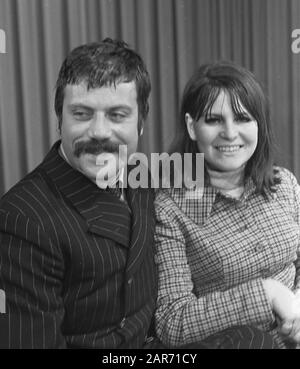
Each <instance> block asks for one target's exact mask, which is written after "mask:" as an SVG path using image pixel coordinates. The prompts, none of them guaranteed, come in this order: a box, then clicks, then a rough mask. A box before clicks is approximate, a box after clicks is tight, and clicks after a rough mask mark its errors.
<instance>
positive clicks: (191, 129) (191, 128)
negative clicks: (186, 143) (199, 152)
mask: <svg viewBox="0 0 300 369" xmlns="http://www.w3.org/2000/svg"><path fill="white" fill-rule="evenodd" d="M185 123H186V128H187V130H188V133H189V136H190V138H191V140H193V141H196V135H195V128H194V123H195V121H194V119H193V118H192V117H191V116H190V114H189V113H185Z"/></svg>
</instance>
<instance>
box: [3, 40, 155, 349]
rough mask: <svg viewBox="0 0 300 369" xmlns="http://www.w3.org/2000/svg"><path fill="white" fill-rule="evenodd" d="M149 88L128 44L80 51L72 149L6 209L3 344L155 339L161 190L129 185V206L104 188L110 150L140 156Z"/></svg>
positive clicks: (68, 63)
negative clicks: (100, 159) (101, 178)
mask: <svg viewBox="0 0 300 369" xmlns="http://www.w3.org/2000/svg"><path fill="white" fill-rule="evenodd" d="M150 89H151V86H150V80H149V76H148V73H147V71H146V68H145V66H144V63H143V61H142V59H141V58H140V56H139V55H138V54H136V53H135V52H134V51H132V50H131V49H129V48H128V47H127V46H126V45H125V44H124V43H122V42H117V41H112V40H105V41H104V42H102V43H94V44H89V45H83V46H80V47H78V48H76V49H74V50H73V51H72V52H71V53H70V55H69V56H68V57H67V58H66V60H65V62H64V63H63V65H62V67H61V70H60V73H59V76H58V80H57V84H56V96H55V110H56V114H57V116H58V121H59V129H60V134H61V141H58V142H57V143H55V144H54V146H53V147H52V149H51V151H50V152H49V153H48V155H47V156H46V158H45V159H44V161H43V162H42V164H41V165H40V166H38V167H37V168H36V169H35V170H34V171H33V172H32V173H30V174H29V175H27V176H26V177H25V178H24V179H23V180H22V181H21V182H20V183H18V184H17V185H16V186H15V187H14V188H13V189H11V190H10V191H9V192H8V193H7V194H6V195H5V196H4V197H3V199H2V201H1V205H0V230H1V282H0V288H1V289H3V290H4V291H5V293H6V301H7V313H6V314H5V317H4V316H2V317H1V319H2V322H3V319H4V318H6V319H5V326H6V332H4V330H3V328H1V329H0V331H2V333H1V340H2V341H1V342H0V346H1V347H3V346H7V347H13V348H15V347H19V348H49V347H57V348H60V347H61V348H63V347H99V348H114V347H118V348H122V347H128V348H136V347H140V346H142V344H143V343H144V342H145V337H146V335H147V332H148V329H149V325H150V321H151V318H152V314H153V309H154V306H155V297H156V294H155V293H156V286H155V270H154V263H153V249H152V245H153V229H154V219H153V192H152V191H150V190H146V189H137V190H135V191H133V190H131V189H129V188H128V191H126V195H124V194H123V196H126V199H125V198H124V199H122V198H121V199H120V198H119V197H118V196H117V195H116V194H115V193H114V192H116V191H109V189H107V190H105V189H99V188H98V187H97V185H96V184H95V182H96V177H97V174H98V172H99V168H101V166H99V165H96V159H97V156H98V155H99V154H100V153H106V152H108V153H111V154H113V155H115V156H117V155H118V147H119V145H126V146H127V153H128V155H130V154H132V153H133V152H135V151H136V148H137V142H138V136H139V135H140V134H141V132H142V130H143V122H144V120H145V118H146V116H147V113H148V97H149V93H150ZM2 324H4V323H2ZM5 335H6V336H5Z"/></svg>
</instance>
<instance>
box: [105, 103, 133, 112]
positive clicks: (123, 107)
mask: <svg viewBox="0 0 300 369" xmlns="http://www.w3.org/2000/svg"><path fill="white" fill-rule="evenodd" d="M119 109H120V110H122V109H125V110H128V111H131V110H132V108H131V106H130V105H126V104H119V105H112V106H110V107H109V108H108V110H119Z"/></svg>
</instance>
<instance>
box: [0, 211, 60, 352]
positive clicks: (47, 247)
mask: <svg viewBox="0 0 300 369" xmlns="http://www.w3.org/2000/svg"><path fill="white" fill-rule="evenodd" d="M62 278H63V261H62V257H61V254H60V251H59V250H58V248H57V247H56V245H55V244H54V243H53V242H52V240H51V239H50V238H49V237H48V236H47V235H46V234H45V232H44V231H43V230H42V229H41V227H40V226H39V225H37V224H36V223H34V222H32V221H31V220H30V219H29V218H27V217H26V216H24V215H22V214H20V213H18V212H16V213H15V214H12V213H9V212H6V211H2V210H1V212H0V289H1V290H2V291H4V292H3V295H5V305H6V306H5V313H3V314H0V319H1V321H0V323H1V324H0V326H1V328H0V347H1V348H21V349H24V348H64V347H65V346H66V343H65V339H64V337H63V334H62V332H61V323H62V320H63V316H64V308H63V302H62V297H61V292H62Z"/></svg>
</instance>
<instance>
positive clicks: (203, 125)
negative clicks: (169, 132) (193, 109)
mask: <svg viewBox="0 0 300 369" xmlns="http://www.w3.org/2000/svg"><path fill="white" fill-rule="evenodd" d="M239 104H240V105H239V111H240V113H239V114H238V115H236V114H235V113H234V111H233V110H232V106H231V101H230V96H229V94H228V93H227V92H226V91H221V92H220V94H219V95H218V97H217V99H216V101H215V102H214V104H213V105H212V107H211V109H210V111H209V112H208V113H207V114H206V115H205V116H201V117H200V119H199V120H198V121H194V120H193V118H192V117H191V116H190V114H189V113H186V115H185V120H186V124H187V129H188V132H189V135H190V138H191V139H192V140H193V141H196V142H197V146H198V150H199V151H200V152H201V153H204V158H205V160H206V162H207V164H208V165H209V167H210V168H212V169H214V170H218V171H224V172H227V171H233V170H238V169H239V168H242V167H244V166H245V164H246V163H247V162H248V160H249V159H250V158H251V156H252V155H253V153H254V151H255V149H256V147H257V141H258V125H257V122H256V120H254V118H253V117H252V116H251V115H250V113H249V112H248V111H247V110H246V109H245V108H244V107H243V105H242V104H241V103H240V102H239Z"/></svg>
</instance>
